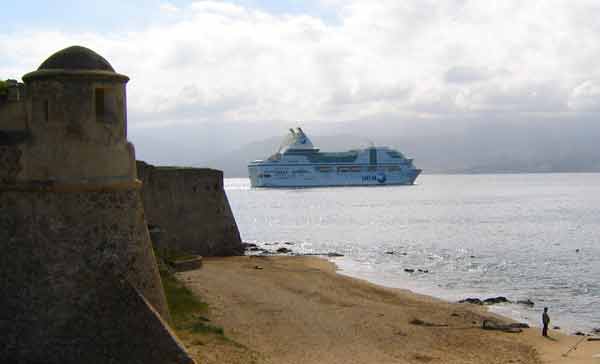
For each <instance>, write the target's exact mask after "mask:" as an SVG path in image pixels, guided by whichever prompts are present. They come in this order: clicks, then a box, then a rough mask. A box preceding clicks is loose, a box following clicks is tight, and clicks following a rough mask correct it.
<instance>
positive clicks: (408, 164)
mask: <svg viewBox="0 0 600 364" xmlns="http://www.w3.org/2000/svg"><path fill="white" fill-rule="evenodd" d="M248 173H249V175H250V182H251V184H252V187H318V186H371V185H377V186H378V185H411V184H413V183H414V182H415V179H416V178H417V176H419V173H421V170H420V169H417V168H415V166H414V165H413V162H412V159H408V158H406V157H404V155H402V153H400V152H398V151H396V150H394V149H391V148H388V147H374V146H372V147H368V148H365V149H359V150H350V151H347V152H336V153H324V152H320V151H319V149H318V148H315V147H314V146H313V144H312V142H311V141H310V139H309V138H308V137H307V136H306V134H304V132H303V131H302V129H300V128H296V129H295V130H294V129H290V134H289V135H288V137H287V138H286V139H285V141H284V143H283V144H282V146H281V147H280V148H279V151H277V153H275V154H273V155H272V156H271V157H269V158H268V159H266V160H256V161H254V162H252V163H250V164H249V165H248Z"/></svg>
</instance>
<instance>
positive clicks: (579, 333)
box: [573, 331, 585, 336]
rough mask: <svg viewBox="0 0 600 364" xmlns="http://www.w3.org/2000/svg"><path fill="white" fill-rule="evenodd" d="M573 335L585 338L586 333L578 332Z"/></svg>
mask: <svg viewBox="0 0 600 364" xmlns="http://www.w3.org/2000/svg"><path fill="white" fill-rule="evenodd" d="M573 335H577V336H585V333H583V332H581V331H577V332H576V333H574V334H573Z"/></svg>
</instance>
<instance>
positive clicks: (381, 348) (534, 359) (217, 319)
mask: <svg viewBox="0 0 600 364" xmlns="http://www.w3.org/2000/svg"><path fill="white" fill-rule="evenodd" d="M178 276H179V278H180V279H181V280H182V281H183V282H184V284H185V285H186V286H187V287H188V288H190V289H191V290H192V291H193V292H194V293H195V294H197V295H199V296H200V297H201V298H202V299H203V300H205V301H206V302H207V303H208V304H209V307H210V312H211V313H210V316H209V319H210V320H211V322H214V323H215V324H218V325H220V326H222V327H223V329H224V331H225V333H226V334H227V335H228V337H231V339H232V340H234V341H235V342H237V343H239V344H240V345H242V346H244V347H246V348H248V349H250V350H252V351H255V352H257V353H260V357H261V358H263V359H260V360H258V359H257V361H255V362H256V363H298V362H302V363H304V364H309V363H375V362H377V363H419V362H428V363H429V362H431V363H436V362H438V363H522V364H529V363H532V364H537V363H542V364H543V363H555V362H556V363H558V362H560V363H570V362H572V363H594V361H593V360H594V359H593V358H592V354H594V353H596V352H600V343H598V342H590V343H587V342H585V343H582V344H581V345H580V347H579V348H578V349H577V350H576V351H573V352H572V353H570V354H569V357H568V358H564V357H561V354H562V353H564V352H565V351H567V350H568V348H569V347H570V346H571V345H573V344H574V343H575V342H577V341H578V340H580V339H581V338H580V337H577V336H566V335H562V334H559V333H557V332H555V331H552V332H551V335H552V336H553V340H550V339H545V338H542V337H541V335H540V333H539V330H538V329H525V330H524V331H523V332H522V333H519V334H513V333H505V332H498V331H488V330H483V329H481V324H482V322H483V320H485V319H489V318H492V319H495V320H498V321H502V322H509V321H512V320H509V319H507V318H504V317H501V316H499V315H497V314H494V313H492V312H489V311H487V310H485V309H484V307H479V306H477V307H473V305H468V304H457V303H450V302H446V301H443V300H441V299H438V298H434V297H431V296H426V295H422V294H418V293H414V292H412V291H408V290H404V289H399V288H387V287H383V286H379V285H376V284H373V283H370V282H368V281H366V280H362V279H359V278H353V277H350V276H347V275H344V274H339V273H338V272H337V270H336V268H335V265H334V263H332V262H330V261H329V260H327V259H324V258H317V257H302V256H295V257H291V256H268V257H257V256H242V257H230V258H205V261H204V266H203V267H202V268H201V269H199V270H195V271H190V272H185V273H180V274H178ZM415 322H416V323H419V322H421V323H422V324H415ZM184 341H185V342H186V345H190V344H191V345H193V340H184ZM194 349H195V348H193V350H192V351H194ZM207 350H208V351H209V353H208V354H206V355H205V356H202V357H201V358H199V360H200V359H202V360H203V362H207V363H211V361H210V357H211V355H213V354H210V348H207V347H200V348H199V349H198V350H197V351H198V352H199V353H203V352H205V351H207ZM199 355H204V354H199ZM215 355H216V354H214V355H213V356H215ZM216 357H218V355H216ZM207 358H208V359H207ZM219 360H220V362H231V363H237V361H227V358H223V357H220V358H219ZM215 362H216V361H215ZM596 362H597V361H596Z"/></svg>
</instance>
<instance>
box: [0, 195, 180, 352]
mask: <svg viewBox="0 0 600 364" xmlns="http://www.w3.org/2000/svg"><path fill="white" fill-rule="evenodd" d="M0 241H1V242H2V251H3V252H4V253H3V254H0V277H2V280H1V282H0V283H1V288H2V296H1V298H0V335H1V337H2V340H0V342H4V343H7V345H9V347H8V348H6V347H5V348H1V349H0V358H2V357H6V355H9V356H10V355H11V354H10V353H15V350H16V355H17V357H19V358H27V360H33V362H35V360H34V359H32V358H38V357H39V358H43V357H44V356H45V355H47V354H48V351H53V350H55V349H53V348H60V347H63V346H66V347H70V346H71V345H74V344H73V342H74V341H73V340H75V341H77V343H78V344H77V345H88V344H89V345H92V342H90V343H85V342H82V341H79V340H84V338H85V337H87V336H89V335H90V332H92V333H93V332H96V331H98V330H104V329H108V327H110V326H111V325H117V326H118V325H120V324H119V320H121V319H122V318H121V317H120V316H119V315H120V314H121V313H120V311H122V308H118V309H117V308H113V306H114V305H117V302H113V301H115V300H121V298H119V295H120V293H119V292H118V291H112V292H110V293H109V292H108V291H103V292H99V290H101V289H104V288H103V287H104V286H103V284H104V283H103V282H105V281H106V280H107V279H109V280H113V281H115V282H125V281H127V282H130V283H131V284H132V285H133V286H134V287H135V289H137V290H139V292H140V293H141V294H143V295H144V297H145V298H146V299H147V300H148V301H149V302H150V303H151V304H152V307H153V308H154V309H155V310H156V311H157V312H159V313H160V315H162V316H163V317H165V318H167V319H168V317H169V314H168V308H167V305H166V301H165V298H164V294H163V291H162V286H161V283H160V277H159V276H158V270H157V267H156V263H155V260H154V255H153V253H152V249H151V248H150V240H149V238H148V232H147V230H146V225H145V221H144V218H143V210H142V209H141V202H140V199H139V196H138V192H137V191H134V190H133V191H132V190H125V191H114V192H95V193H94V192H85V193H52V192H37V193H36V192H0ZM98 295H101V296H102V297H101V299H99V298H98ZM131 304H132V307H130V308H128V309H134V308H133V307H137V306H136V305H139V303H136V302H131ZM119 305H120V306H119ZM123 305H124V307H129V306H127V302H122V303H118V305H117V306H118V307H121V306H123ZM117 306H115V307H117ZM138 308H139V307H138ZM118 311H119V312H118ZM81 323H86V325H84V326H82V324H81ZM131 330H133V328H131ZM88 331H90V332H88ZM140 334H142V332H140ZM146 334H147V333H145V332H144V333H143V335H146ZM111 335H114V336H115V337H120V338H121V339H122V340H123V341H125V342H127V341H128V340H130V339H131V337H129V336H126V335H125V336H124V335H123V333H119V332H113V333H112V334H111ZM161 335H162V334H161ZM163 339H165V340H167V341H168V340H173V338H170V336H168V335H167V336H164V335H163ZM11 343H12V344H11ZM32 343H36V345H32ZM95 344H96V345H101V344H102V342H101V341H98V342H96V343H95ZM15 345H16V346H15ZM19 345H21V346H19ZM30 346H33V347H30ZM85 349H86V350H87V349H88V348H85ZM61 350H63V351H64V350H66V349H61ZM73 350H75V349H73ZM77 350H83V348H82V347H78V348H77ZM27 360H26V361H25V362H27ZM65 360H66V359H65ZM0 362H1V360H0ZM57 362H59V361H57ZM64 362H65V363H67V362H68V361H64Z"/></svg>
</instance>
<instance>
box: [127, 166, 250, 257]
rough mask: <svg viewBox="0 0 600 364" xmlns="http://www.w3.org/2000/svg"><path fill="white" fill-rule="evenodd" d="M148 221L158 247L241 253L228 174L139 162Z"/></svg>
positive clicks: (207, 253) (200, 252)
mask: <svg viewBox="0 0 600 364" xmlns="http://www.w3.org/2000/svg"><path fill="white" fill-rule="evenodd" d="M137 171H138V178H139V179H140V180H141V181H142V183H143V187H142V199H143V201H144V208H145V211H146V219H147V221H148V224H149V225H150V227H151V229H150V230H151V235H152V238H153V241H154V244H155V246H156V248H158V249H167V250H172V251H176V252H179V253H189V254H198V255H203V256H227V255H241V254H243V251H244V250H243V248H242V245H241V239H240V233H239V231H238V228H237V225H236V223H235V218H234V216H233V213H232V211H231V208H230V206H229V201H228V200H227V195H226V194H225V190H224V189H223V172H221V171H218V170H214V169H207V168H177V167H155V166H152V165H149V164H147V163H144V162H141V161H138V162H137Z"/></svg>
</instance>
